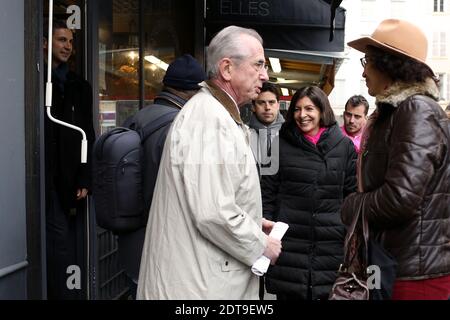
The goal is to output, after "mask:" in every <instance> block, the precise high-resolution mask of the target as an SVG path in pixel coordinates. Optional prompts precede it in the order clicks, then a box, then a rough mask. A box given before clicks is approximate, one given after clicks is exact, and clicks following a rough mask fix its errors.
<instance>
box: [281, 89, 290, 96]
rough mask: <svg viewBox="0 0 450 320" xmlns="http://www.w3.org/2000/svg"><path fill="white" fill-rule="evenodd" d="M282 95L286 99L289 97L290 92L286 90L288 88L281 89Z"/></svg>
mask: <svg viewBox="0 0 450 320" xmlns="http://www.w3.org/2000/svg"><path fill="white" fill-rule="evenodd" d="M281 94H282V95H283V96H284V97H289V90H288V89H286V88H281Z"/></svg>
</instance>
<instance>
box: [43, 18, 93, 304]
mask: <svg viewBox="0 0 450 320" xmlns="http://www.w3.org/2000/svg"><path fill="white" fill-rule="evenodd" d="M44 32H48V28H44ZM47 39H48V34H46V35H45V38H44V44H43V48H44V53H45V54H44V58H45V59H47V54H48V40H47ZM52 41H53V42H52V53H53V55H52V61H51V63H52V83H53V99H52V108H51V112H52V115H53V116H54V117H55V118H57V119H59V120H62V121H64V122H68V123H70V124H72V125H75V126H78V127H81V128H82V129H83V130H84V131H85V133H86V135H87V140H88V159H89V158H90V157H89V155H90V150H91V146H92V143H93V142H94V140H95V132H94V126H93V120H92V88H91V86H90V84H89V83H88V82H87V81H86V80H84V79H83V78H81V77H80V76H78V75H77V74H75V73H74V72H72V71H70V70H69V65H68V63H67V62H68V60H69V58H70V57H71V55H72V51H73V33H72V30H70V29H68V28H67V26H66V24H65V22H63V21H54V23H53V38H52ZM46 63H48V61H46ZM45 70H46V69H45ZM45 75H47V74H46V73H45ZM45 80H46V81H47V79H45ZM81 139H82V136H81V134H80V133H79V132H78V131H75V130H72V129H69V128H66V127H63V126H61V125H58V124H55V123H54V122H51V121H50V120H49V118H48V117H47V116H46V118H45V172H46V174H45V179H46V181H45V182H46V188H45V191H46V227H47V296H48V298H49V299H75V298H78V297H79V291H78V290H70V289H69V288H68V287H67V284H66V282H67V277H68V276H69V275H68V274H67V273H66V272H67V268H68V267H69V266H71V265H77V263H76V251H77V241H76V238H77V237H76V225H77V224H76V219H75V217H76V213H77V211H80V208H83V207H84V206H85V201H86V200H85V199H86V196H87V194H88V191H89V188H90V180H91V175H90V172H91V170H90V168H89V163H88V164H82V163H81ZM78 245H79V244H78Z"/></svg>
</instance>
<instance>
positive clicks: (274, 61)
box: [269, 58, 281, 73]
mask: <svg viewBox="0 0 450 320" xmlns="http://www.w3.org/2000/svg"><path fill="white" fill-rule="evenodd" d="M269 61H270V65H271V67H272V71H273V72H275V73H279V72H281V64H280V59H278V58H269Z"/></svg>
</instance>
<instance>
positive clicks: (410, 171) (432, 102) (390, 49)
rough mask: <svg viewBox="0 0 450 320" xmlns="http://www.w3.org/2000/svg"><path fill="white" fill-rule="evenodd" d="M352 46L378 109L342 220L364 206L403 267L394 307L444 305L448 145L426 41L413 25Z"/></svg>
mask: <svg viewBox="0 0 450 320" xmlns="http://www.w3.org/2000/svg"><path fill="white" fill-rule="evenodd" d="M348 45H349V46H351V47H353V48H355V49H357V50H359V51H361V52H364V53H365V57H364V58H362V59H361V62H362V65H363V67H364V72H363V77H364V78H365V79H366V85H367V88H368V91H369V94H370V95H372V96H374V97H375V98H376V105H377V109H376V111H375V112H374V113H373V114H372V116H371V117H370V118H369V122H368V124H367V126H366V130H365V133H364V135H363V139H362V142H361V156H360V158H359V160H358V164H359V165H358V191H359V192H358V193H354V194H352V195H350V196H349V197H347V198H346V200H345V202H344V205H343V208H342V219H343V221H344V222H345V223H346V224H349V223H350V222H351V220H352V217H353V215H354V214H355V213H356V210H357V208H359V206H360V205H361V201H364V202H363V204H362V205H363V210H364V213H365V216H366V217H367V219H368V223H369V229H370V230H371V231H372V232H373V233H374V236H375V238H376V239H379V240H380V242H381V244H382V245H383V246H384V248H385V249H386V250H387V251H389V252H390V253H391V254H392V255H393V256H394V257H395V259H396V261H397V264H398V266H397V278H396V280H395V282H394V286H393V293H392V299H402V300H403V299H408V300H409V299H447V298H448V297H449V294H450V157H449V151H448V148H449V144H450V142H449V130H448V120H447V119H446V115H445V112H444V111H443V110H442V108H441V107H440V106H439V105H438V104H437V102H436V100H437V99H438V97H439V90H438V87H437V85H436V80H435V77H434V73H433V71H432V70H431V69H430V67H429V66H428V65H427V64H426V63H425V61H426V55H427V39H426V37H425V35H424V34H423V32H422V31H421V30H420V29H419V28H418V27H416V26H415V25H413V24H411V23H409V22H406V21H402V20H395V19H389V20H385V21H383V22H381V24H380V25H379V26H378V27H377V29H376V30H375V32H374V33H373V34H372V36H370V37H364V38H361V39H358V40H355V41H352V42H350V43H349V44H348ZM363 199H364V200H363ZM381 277H383V274H381Z"/></svg>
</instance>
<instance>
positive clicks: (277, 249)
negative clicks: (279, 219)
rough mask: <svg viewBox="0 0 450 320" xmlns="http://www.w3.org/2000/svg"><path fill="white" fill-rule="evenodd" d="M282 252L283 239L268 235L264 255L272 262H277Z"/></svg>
mask: <svg viewBox="0 0 450 320" xmlns="http://www.w3.org/2000/svg"><path fill="white" fill-rule="evenodd" d="M280 253H281V241H280V240H277V239H275V238H272V237H270V236H269V237H267V246H266V249H265V250H264V253H263V254H264V255H265V256H266V257H267V258H269V259H270V264H275V262H276V261H277V259H278V256H279V255H280Z"/></svg>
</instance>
